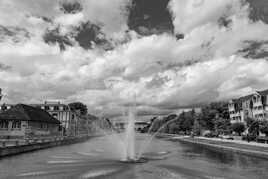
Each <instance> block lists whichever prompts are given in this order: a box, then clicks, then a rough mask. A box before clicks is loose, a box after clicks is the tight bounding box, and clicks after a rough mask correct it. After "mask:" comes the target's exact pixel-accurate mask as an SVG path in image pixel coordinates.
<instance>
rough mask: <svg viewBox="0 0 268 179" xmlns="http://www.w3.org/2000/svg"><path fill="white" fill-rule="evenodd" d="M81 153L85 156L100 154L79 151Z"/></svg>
mask: <svg viewBox="0 0 268 179" xmlns="http://www.w3.org/2000/svg"><path fill="white" fill-rule="evenodd" d="M77 154H79V155H84V156H97V155H98V154H95V153H89V152H77Z"/></svg>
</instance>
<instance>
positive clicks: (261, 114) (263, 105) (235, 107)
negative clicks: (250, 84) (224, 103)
mask: <svg viewBox="0 0 268 179" xmlns="http://www.w3.org/2000/svg"><path fill="white" fill-rule="evenodd" d="M228 108H229V115H230V119H231V123H236V122H243V123H245V119H246V118H253V119H255V120H268V90H264V91H256V92H254V93H253V94H250V95H247V96H242V97H240V98H238V99H232V100H230V101H229V104H228Z"/></svg>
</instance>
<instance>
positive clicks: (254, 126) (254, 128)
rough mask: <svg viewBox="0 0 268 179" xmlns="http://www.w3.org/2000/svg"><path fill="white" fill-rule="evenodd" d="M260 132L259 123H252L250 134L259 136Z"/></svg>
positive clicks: (249, 128)
mask: <svg viewBox="0 0 268 179" xmlns="http://www.w3.org/2000/svg"><path fill="white" fill-rule="evenodd" d="M259 130H260V125H259V121H253V122H252V123H250V126H249V127H248V132H249V134H250V135H252V136H258V135H259Z"/></svg>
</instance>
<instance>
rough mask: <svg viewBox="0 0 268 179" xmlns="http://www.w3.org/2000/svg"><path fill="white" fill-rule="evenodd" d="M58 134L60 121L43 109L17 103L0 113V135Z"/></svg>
mask: <svg viewBox="0 0 268 179" xmlns="http://www.w3.org/2000/svg"><path fill="white" fill-rule="evenodd" d="M57 135H60V121H58V120H57V119H55V118H53V117H52V116H51V115H49V113H47V112H46V111H44V110H41V109H38V108H35V107H32V106H28V105H24V104H18V105H15V106H13V107H12V108H11V109H8V110H5V111H3V112H2V113H1V114H0V137H1V138H6V139H11V138H33V137H40V136H57Z"/></svg>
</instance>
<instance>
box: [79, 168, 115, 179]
mask: <svg viewBox="0 0 268 179" xmlns="http://www.w3.org/2000/svg"><path fill="white" fill-rule="evenodd" d="M116 171H118V169H116V168H108V169H98V170H91V171H88V172H87V173H85V174H83V175H82V176H81V178H83V179H86V178H95V177H100V176H106V175H110V174H112V173H115V172H116Z"/></svg>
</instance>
